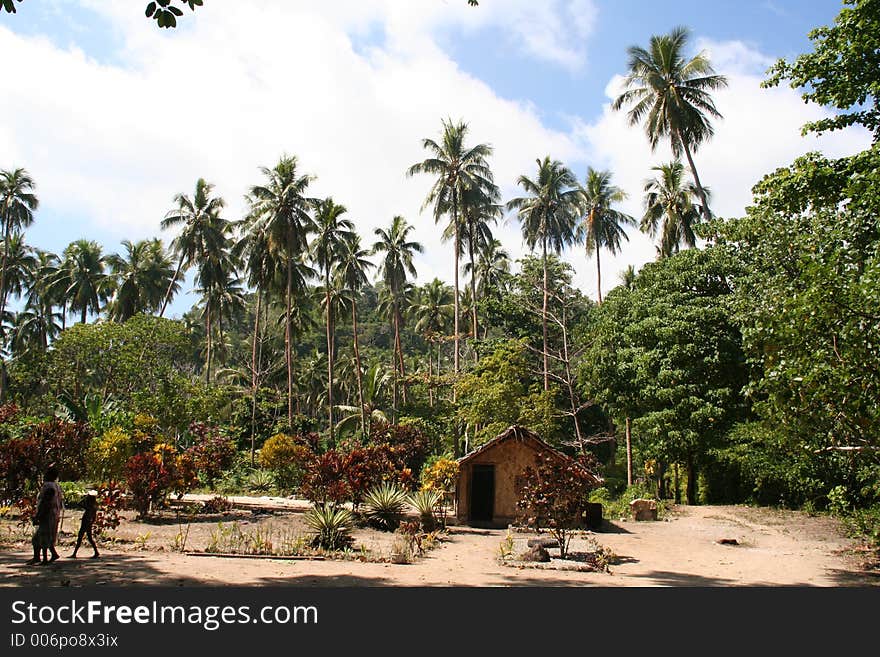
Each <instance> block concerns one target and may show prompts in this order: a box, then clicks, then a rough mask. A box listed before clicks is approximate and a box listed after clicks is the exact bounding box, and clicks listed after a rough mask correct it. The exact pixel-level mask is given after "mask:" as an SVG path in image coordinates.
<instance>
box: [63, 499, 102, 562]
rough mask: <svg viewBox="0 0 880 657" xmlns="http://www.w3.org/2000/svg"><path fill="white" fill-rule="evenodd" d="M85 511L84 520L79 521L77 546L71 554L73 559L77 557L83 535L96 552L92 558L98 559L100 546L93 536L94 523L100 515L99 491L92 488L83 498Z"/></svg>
mask: <svg viewBox="0 0 880 657" xmlns="http://www.w3.org/2000/svg"><path fill="white" fill-rule="evenodd" d="M83 508H84V509H85V511H83V516H82V520H81V521H80V523H79V534H78V535H77V537H76V547H75V548H73V554H71V555H70V558H71V559H76V552H77V550H79V546H80V545H82V540H83V536H85V537H86V538H88V539H89V545H91V546H92V549H93V550H94V551H95V553H94V554H93V555H92V559H97V558H98V557H99V556H101V555H100V554H98V546H97V545H95V539H94V537H93V536H92V525H94V524H95V517H96V516H97V515H98V491H94V490H90V491H89V492H88V493H87V494H86V496H85V497H84V498H83Z"/></svg>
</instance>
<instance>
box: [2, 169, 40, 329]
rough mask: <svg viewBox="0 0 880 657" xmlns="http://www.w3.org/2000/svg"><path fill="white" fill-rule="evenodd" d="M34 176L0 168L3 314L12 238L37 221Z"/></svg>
mask: <svg viewBox="0 0 880 657" xmlns="http://www.w3.org/2000/svg"><path fill="white" fill-rule="evenodd" d="M35 187H36V185H35V184H34V179H33V178H32V177H31V175H30V174H29V173H28V172H27V171H26V170H25V169H23V168H21V167H19V168H17V169H12V170H3V171H0V224H2V228H3V262H2V263H0V316H2V315H3V313H4V311H5V310H6V295H7V289H6V288H7V283H6V276H7V272H6V262H7V259H8V257H9V246H11V244H10V241H9V238H10V237H11V236H12V235H13V233H17V232H18V231H20V230H21V229H22V228H27V227H28V226H30V225H31V224H32V223H33V221H34V212H36V210H37V208H38V207H39V205H40V202H39V200H38V199H37V196H36V194H34V188H35Z"/></svg>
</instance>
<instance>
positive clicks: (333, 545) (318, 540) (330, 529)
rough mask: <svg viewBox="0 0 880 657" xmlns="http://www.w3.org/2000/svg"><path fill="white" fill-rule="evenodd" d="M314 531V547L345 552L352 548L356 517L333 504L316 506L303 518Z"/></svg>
mask: <svg viewBox="0 0 880 657" xmlns="http://www.w3.org/2000/svg"><path fill="white" fill-rule="evenodd" d="M303 520H304V521H305V523H306V525H307V526H308V527H309V529H311V530H312V532H313V533H314V536H313V537H312V545H313V546H314V547H320V548H323V549H325V550H343V549H345V548H347V547H350V546H351V544H352V542H353V540H354V539H352V537H351V529H352V526H353V525H354V515H353V514H352V512H351V511H349V510H348V509H344V508H341V507H336V506H334V505H332V504H320V505H315V506H314V507H312V508H311V509H309V510H308V511H306V513H305V515H304V516H303Z"/></svg>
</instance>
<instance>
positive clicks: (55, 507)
mask: <svg viewBox="0 0 880 657" xmlns="http://www.w3.org/2000/svg"><path fill="white" fill-rule="evenodd" d="M50 489H51V490H52V491H53V500H54V501H53V504H52V519H53V523H52V536H51V541H50V543H49V551H50V552H51V553H52V559H51V561H55V560H56V559H58V558H59V555H58V551H57V550H56V549H55V541H56V540H58V530H59V529H60V528H59V526H58V525H59V523H60V522H61V514H62V513H63V512H64V494H63V493H62V492H61V486H59V485H58V468H57V467H55V466H54V465H50V466H49V468H48V469H47V470H46V474H45V476H44V477H43V488H42V490H41V491H40V497H39V499H38V501H37V504H38V505H39V501H40V500H42V498H43V497H44V496H45V495H46V493H47V492H48V491H49V490H50Z"/></svg>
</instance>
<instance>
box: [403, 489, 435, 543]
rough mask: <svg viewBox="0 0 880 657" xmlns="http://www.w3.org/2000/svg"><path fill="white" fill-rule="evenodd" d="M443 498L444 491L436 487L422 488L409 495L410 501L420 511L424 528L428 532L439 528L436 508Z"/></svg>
mask: <svg viewBox="0 0 880 657" xmlns="http://www.w3.org/2000/svg"><path fill="white" fill-rule="evenodd" d="M441 499H442V493H441V492H440V491H438V490H434V489H427V490H420V491H418V492H416V493H413V494H412V495H410V496H409V503H410V504H412V505H413V506H414V507H415V509H416V511H417V512H418V514H419V518H420V519H421V522H422V529H423V530H424V531H426V532H432V531H434V530H435V529H436V528H437V518H436V516H435V515H434V509H436V508H437V505H438V504H439V503H440V500H441Z"/></svg>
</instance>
